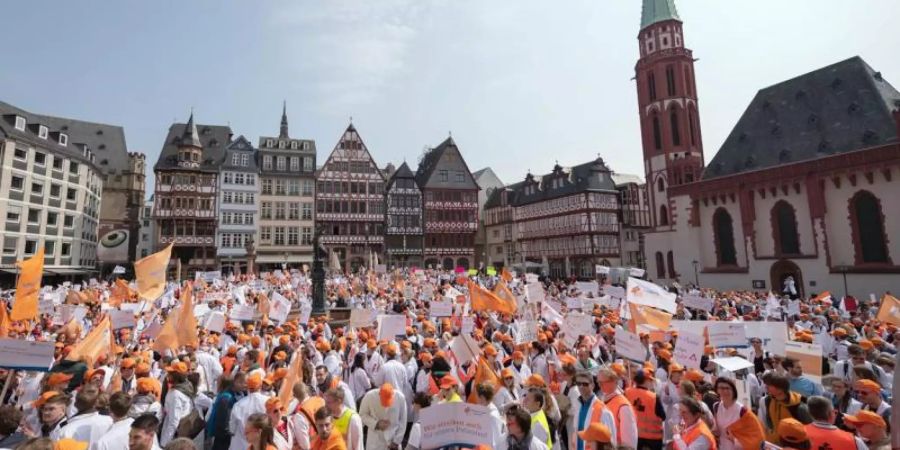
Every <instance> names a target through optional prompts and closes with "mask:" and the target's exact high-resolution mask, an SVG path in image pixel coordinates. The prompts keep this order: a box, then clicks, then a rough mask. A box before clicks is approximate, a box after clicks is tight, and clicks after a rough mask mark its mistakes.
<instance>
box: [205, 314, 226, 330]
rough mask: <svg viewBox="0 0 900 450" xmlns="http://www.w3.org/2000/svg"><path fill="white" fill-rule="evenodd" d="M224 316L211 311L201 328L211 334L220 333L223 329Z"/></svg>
mask: <svg viewBox="0 0 900 450" xmlns="http://www.w3.org/2000/svg"><path fill="white" fill-rule="evenodd" d="M226 320H227V319H226V318H225V314H224V313H221V312H219V311H212V312H210V313H209V316H207V317H206V322H205V323H204V324H203V328H206V329H207V330H209V331H211V332H216V333H221V332H222V330H224V329H225V322H226Z"/></svg>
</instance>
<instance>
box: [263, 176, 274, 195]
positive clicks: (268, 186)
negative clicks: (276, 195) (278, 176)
mask: <svg viewBox="0 0 900 450" xmlns="http://www.w3.org/2000/svg"><path fill="white" fill-rule="evenodd" d="M262 193H263V195H271V194H272V180H268V179H263V180H262Z"/></svg>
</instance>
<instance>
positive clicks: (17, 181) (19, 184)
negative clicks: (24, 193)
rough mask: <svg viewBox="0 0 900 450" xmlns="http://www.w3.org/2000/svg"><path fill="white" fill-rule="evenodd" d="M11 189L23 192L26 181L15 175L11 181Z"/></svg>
mask: <svg viewBox="0 0 900 450" xmlns="http://www.w3.org/2000/svg"><path fill="white" fill-rule="evenodd" d="M9 188H10V189H12V190H14V191H21V190H22V189H24V188H25V179H24V178H22V177H20V176H18V175H13V176H12V177H11V178H10V179H9Z"/></svg>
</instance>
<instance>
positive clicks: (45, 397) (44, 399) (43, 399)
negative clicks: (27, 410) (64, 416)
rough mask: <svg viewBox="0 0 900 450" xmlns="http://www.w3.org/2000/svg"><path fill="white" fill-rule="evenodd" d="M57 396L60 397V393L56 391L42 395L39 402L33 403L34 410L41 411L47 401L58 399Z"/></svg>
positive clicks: (38, 399)
mask: <svg viewBox="0 0 900 450" xmlns="http://www.w3.org/2000/svg"><path fill="white" fill-rule="evenodd" d="M57 395H59V392H56V391H47V392H44V393H43V394H41V396H40V397H38V398H37V400H35V401H33V402H31V406H33V407H34V409H40V408H41V406H44V403H47V400H50V399H51V398H53V397H56V396H57Z"/></svg>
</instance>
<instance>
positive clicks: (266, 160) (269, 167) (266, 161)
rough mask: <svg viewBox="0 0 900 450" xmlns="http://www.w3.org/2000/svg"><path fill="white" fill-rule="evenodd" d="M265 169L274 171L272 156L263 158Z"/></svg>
mask: <svg viewBox="0 0 900 450" xmlns="http://www.w3.org/2000/svg"><path fill="white" fill-rule="evenodd" d="M263 169H265V170H272V156H271V155H266V156H263Z"/></svg>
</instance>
